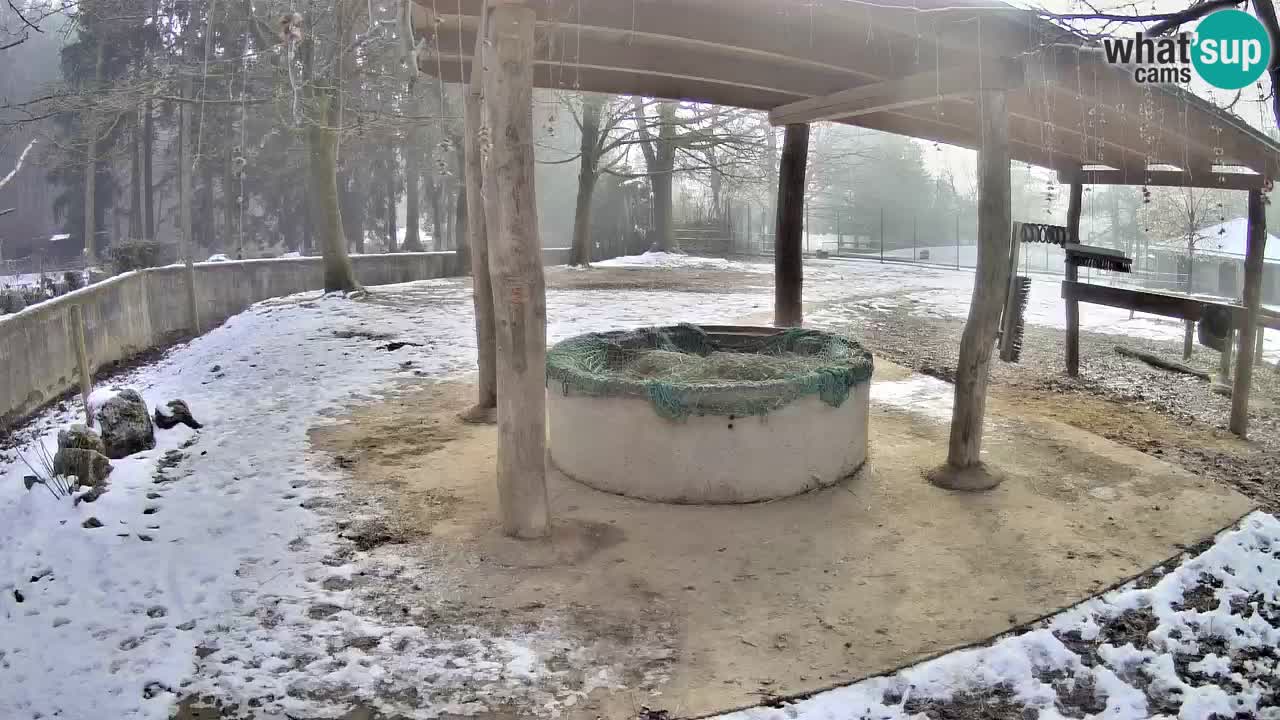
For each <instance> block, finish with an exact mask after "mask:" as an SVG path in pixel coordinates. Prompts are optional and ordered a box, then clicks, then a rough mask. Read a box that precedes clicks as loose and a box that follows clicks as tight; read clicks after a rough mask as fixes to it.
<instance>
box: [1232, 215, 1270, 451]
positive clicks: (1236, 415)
mask: <svg viewBox="0 0 1280 720" xmlns="http://www.w3.org/2000/svg"><path fill="white" fill-rule="evenodd" d="M1248 233H1249V236H1248V243H1247V246H1246V247H1245V260H1244V308H1245V319H1244V322H1243V323H1241V327H1240V329H1239V334H1240V350H1239V351H1238V353H1237V364H1236V384H1235V388H1234V390H1233V391H1232V393H1231V423H1230V428H1231V432H1233V433H1235V434H1236V435H1239V436H1240V437H1242V438H1245V437H1248V436H1249V392H1250V390H1251V388H1252V386H1253V357H1254V353H1255V352H1256V351H1257V346H1256V344H1255V342H1254V337H1255V335H1254V334H1255V333H1260V332H1262V330H1261V329H1260V328H1259V327H1258V316H1259V314H1260V312H1259V304H1260V303H1261V301H1262V263H1263V258H1264V257H1265V253H1266V245H1267V213H1266V203H1265V202H1264V199H1263V197H1262V192H1261V191H1260V190H1250V191H1249V230H1248Z"/></svg>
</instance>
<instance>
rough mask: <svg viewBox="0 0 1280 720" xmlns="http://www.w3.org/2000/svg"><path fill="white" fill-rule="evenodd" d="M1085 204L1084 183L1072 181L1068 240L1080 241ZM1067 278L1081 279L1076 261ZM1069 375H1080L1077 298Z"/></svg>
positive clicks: (1070, 303)
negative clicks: (1082, 210)
mask: <svg viewBox="0 0 1280 720" xmlns="http://www.w3.org/2000/svg"><path fill="white" fill-rule="evenodd" d="M1083 206H1084V185H1083V184H1081V183H1079V182H1073V183H1071V197H1070V199H1069V200H1068V202H1067V242H1070V243H1076V244H1079V242H1080V211H1081V209H1082V207H1083ZM1066 270H1067V280H1068V281H1070V282H1076V281H1077V280H1079V279H1080V270H1079V268H1077V267H1076V265H1075V263H1072V262H1071V261H1070V260H1068V261H1067V268H1066ZM1066 304H1067V376H1068V377H1079V376H1080V303H1079V302H1077V301H1076V300H1075V299H1073V298H1070V299H1068V300H1067V303H1066Z"/></svg>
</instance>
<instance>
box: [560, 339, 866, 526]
mask: <svg viewBox="0 0 1280 720" xmlns="http://www.w3.org/2000/svg"><path fill="white" fill-rule="evenodd" d="M703 329H704V330H705V331H707V333H708V334H709V335H712V336H713V337H716V338H717V340H721V341H725V340H727V341H728V342H729V343H732V341H733V339H734V338H735V337H739V338H752V337H754V338H759V337H761V336H762V335H769V334H773V333H778V332H780V331H779V330H777V329H776V328H746V327H704V328H703ZM784 384H785V383H772V384H771V383H764V384H761V383H751V384H746V383H744V384H743V385H742V387H739V388H735V387H733V384H732V383H721V384H717V385H716V386H715V389H714V391H712V392H711V393H709V396H710V397H711V402H712V404H715V403H716V401H733V400H736V399H758V398H762V397H767V395H768V394H769V393H770V392H779V391H780V390H781V388H782V385H784ZM623 385H624V386H625V383H624V384H623ZM870 389H871V384H870V381H869V380H867V381H864V382H859V383H857V384H855V385H853V386H852V387H851V388H850V389H849V396H848V398H847V399H846V400H845V401H844V402H843V403H841V404H840V405H839V406H838V407H833V406H832V405H830V404H828V403H827V402H825V401H824V400H823V399H822V398H821V397H819V395H818V394H806V395H802V396H800V397H798V398H795V399H793V400H791V401H790V402H787V403H786V404H784V405H782V406H781V407H778V408H776V409H773V410H770V411H769V412H768V413H767V414H764V415H755V416H747V417H738V416H733V415H723V414H691V415H690V416H689V417H686V418H683V419H678V420H673V419H668V418H665V417H662V416H661V415H659V414H658V413H657V412H655V410H654V406H653V404H652V402H651V401H650V400H649V399H648V398H647V397H646V396H645V395H644V394H643V393H641V392H619V393H616V394H598V393H597V394H585V393H577V392H574V391H573V390H572V389H569V388H568V387H567V386H566V385H565V384H564V383H559V382H555V381H551V382H549V383H548V390H547V410H548V421H549V425H550V454H551V460H552V462H553V463H554V465H555V466H556V467H557V468H559V469H560V470H561V471H562V472H564V473H565V474H566V475H568V476H569V477H571V478H573V479H574V480H577V481H578V482H581V483H583V484H585V485H588V486H590V487H593V488H596V489H599V490H604V491H607V492H612V493H617V494H619V495H626V496H629V497H634V498H639V499H643V500H653V501H660V502H670V503H682V504H730V503H751V502H759V501H763V500H773V499H777V498H783V497H789V496H791V495H797V494H799V493H803V492H805V491H808V490H812V489H815V488H819V487H825V486H828V485H832V484H834V483H836V482H839V481H840V480H842V479H844V478H846V477H848V476H849V475H851V474H853V473H854V472H855V471H856V470H857V469H858V468H859V467H861V466H862V464H863V462H864V461H865V460H866V456H867V415H868V406H869V404H870Z"/></svg>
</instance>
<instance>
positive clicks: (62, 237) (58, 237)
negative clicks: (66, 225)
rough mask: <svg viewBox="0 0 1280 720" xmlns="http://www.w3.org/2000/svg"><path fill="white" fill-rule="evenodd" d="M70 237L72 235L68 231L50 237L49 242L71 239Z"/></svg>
mask: <svg viewBox="0 0 1280 720" xmlns="http://www.w3.org/2000/svg"><path fill="white" fill-rule="evenodd" d="M70 239H71V236H70V235H68V234H66V233H61V234H58V235H54V236H53V237H51V238H49V242H61V241H62V240H70Z"/></svg>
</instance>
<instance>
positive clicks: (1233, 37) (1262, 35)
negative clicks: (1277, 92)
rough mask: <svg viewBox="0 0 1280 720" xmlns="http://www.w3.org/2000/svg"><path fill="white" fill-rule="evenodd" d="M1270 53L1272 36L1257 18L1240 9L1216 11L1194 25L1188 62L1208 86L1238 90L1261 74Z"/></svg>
mask: <svg viewBox="0 0 1280 720" xmlns="http://www.w3.org/2000/svg"><path fill="white" fill-rule="evenodd" d="M1271 52H1272V47H1271V36H1270V35H1269V34H1268V33H1267V29H1266V28H1265V27H1263V25H1262V23H1261V22H1260V21H1259V20H1258V19H1257V18H1255V17H1254V16H1252V15H1250V14H1249V13H1247V12H1243V11H1241V10H1219V11H1218V12H1215V13H1212V14H1210V15H1209V16H1208V17H1206V18H1205V19H1204V20H1203V21H1202V22H1201V23H1200V26H1199V27H1197V28H1196V40H1195V49H1194V50H1193V51H1192V54H1191V62H1192V64H1194V65H1195V66H1196V71H1197V72H1199V73H1200V77H1202V78H1204V80H1205V82H1207V83H1209V84H1210V85H1212V86H1214V87H1216V88H1221V89H1222V90H1239V89H1240V88H1242V87H1247V86H1249V85H1251V84H1253V83H1255V82H1257V80H1258V78H1260V77H1262V73H1264V72H1266V70H1267V64H1268V63H1270V62H1271Z"/></svg>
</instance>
